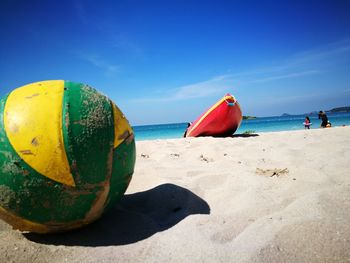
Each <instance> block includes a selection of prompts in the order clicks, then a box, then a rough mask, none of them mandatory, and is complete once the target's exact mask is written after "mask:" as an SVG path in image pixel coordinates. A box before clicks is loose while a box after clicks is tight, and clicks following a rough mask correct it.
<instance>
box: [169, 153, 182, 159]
mask: <svg viewBox="0 0 350 263" xmlns="http://www.w3.org/2000/svg"><path fill="white" fill-rule="evenodd" d="M170 157H172V158H179V157H180V154H178V153H171V154H170Z"/></svg>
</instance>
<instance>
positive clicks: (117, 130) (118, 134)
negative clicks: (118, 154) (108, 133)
mask: <svg viewBox="0 0 350 263" xmlns="http://www.w3.org/2000/svg"><path fill="white" fill-rule="evenodd" d="M112 105H113V116H114V148H117V147H118V146H119V144H121V143H122V142H123V141H124V140H125V139H126V138H128V137H129V136H130V135H131V134H133V131H132V128H131V126H130V124H129V122H128V120H127V119H126V118H125V116H124V114H123V113H122V112H121V110H120V109H119V108H118V107H117V106H116V105H115V104H114V103H112Z"/></svg>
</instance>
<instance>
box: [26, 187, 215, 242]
mask: <svg viewBox="0 0 350 263" xmlns="http://www.w3.org/2000/svg"><path fill="white" fill-rule="evenodd" d="M209 213H210V207H209V205H208V204H207V202H205V201H204V200H203V199H201V198H200V197H198V196H197V195H195V194H194V193H192V192H191V191H189V190H187V189H185V188H182V187H180V186H177V185H174V184H162V185H159V186H157V187H155V188H153V189H150V190H148V191H145V192H140V193H135V194H130V195H125V196H124V197H123V198H122V200H121V201H120V202H119V203H118V205H117V206H115V207H113V208H111V209H110V210H109V211H108V212H107V213H106V214H104V215H103V216H102V218H101V219H100V220H98V221H96V222H95V223H93V224H91V225H89V226H87V227H85V228H82V229H78V230H75V231H70V232H66V233H59V234H47V235H43V234H34V233H27V234H23V235H24V236H25V237H26V238H27V239H29V240H31V241H33V242H37V243H42V244H52V245H66V246H94V247H95V246H111V245H125V244H130V243H135V242H137V241H140V240H143V239H146V238H148V237H150V236H152V235H154V234H155V233H157V232H160V231H163V230H166V229H169V228H171V227H172V226H174V225H176V224H177V223H179V222H180V221H181V220H183V219H184V218H186V217H187V216H189V215H193V214H209Z"/></svg>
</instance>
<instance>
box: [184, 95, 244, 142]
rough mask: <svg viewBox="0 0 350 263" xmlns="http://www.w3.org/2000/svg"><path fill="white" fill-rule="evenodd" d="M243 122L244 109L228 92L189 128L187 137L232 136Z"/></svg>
mask: <svg viewBox="0 0 350 263" xmlns="http://www.w3.org/2000/svg"><path fill="white" fill-rule="evenodd" d="M241 122H242V111H241V107H240V105H239V104H238V102H237V100H236V99H235V98H234V97H233V96H232V95H230V94H226V95H225V96H224V97H223V98H222V99H221V100H219V101H218V102H217V103H215V104H214V105H213V106H212V107H210V108H209V109H208V110H207V111H206V112H204V113H203V114H202V115H201V116H199V118H198V119H196V120H195V121H194V122H193V123H192V124H191V125H190V126H189V127H188V128H187V132H186V135H185V137H200V136H213V137H227V136H231V135H232V134H233V133H234V132H235V131H236V130H237V129H238V128H239V126H240V124H241Z"/></svg>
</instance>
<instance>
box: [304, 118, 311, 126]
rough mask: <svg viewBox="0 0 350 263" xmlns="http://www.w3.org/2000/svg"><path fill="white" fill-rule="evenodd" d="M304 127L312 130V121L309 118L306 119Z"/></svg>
mask: <svg viewBox="0 0 350 263" xmlns="http://www.w3.org/2000/svg"><path fill="white" fill-rule="evenodd" d="M304 126H305V129H310V126H311V121H310V118H309V116H306V117H305V121H304Z"/></svg>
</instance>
